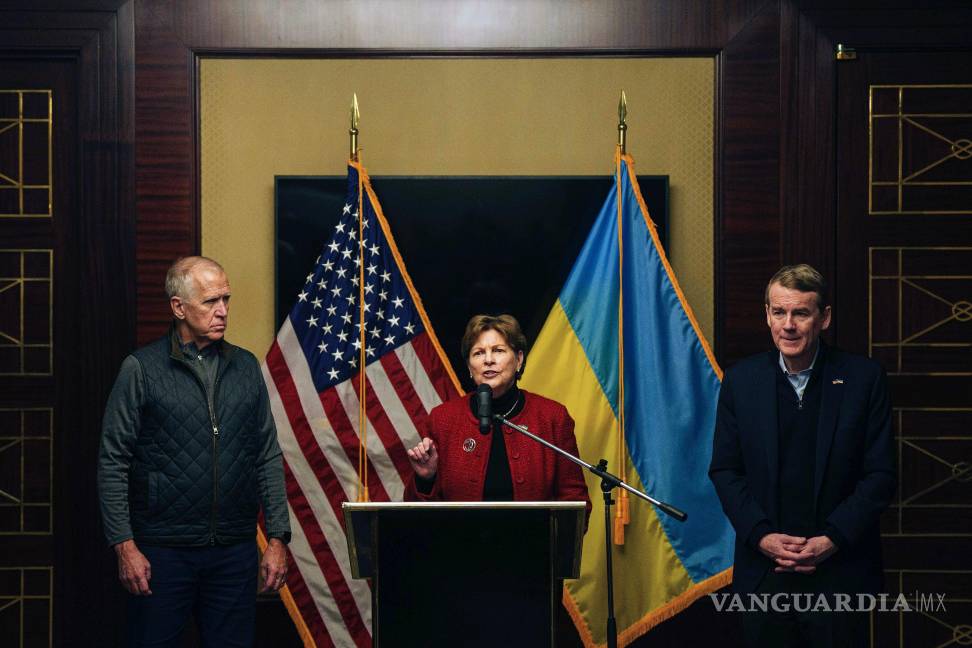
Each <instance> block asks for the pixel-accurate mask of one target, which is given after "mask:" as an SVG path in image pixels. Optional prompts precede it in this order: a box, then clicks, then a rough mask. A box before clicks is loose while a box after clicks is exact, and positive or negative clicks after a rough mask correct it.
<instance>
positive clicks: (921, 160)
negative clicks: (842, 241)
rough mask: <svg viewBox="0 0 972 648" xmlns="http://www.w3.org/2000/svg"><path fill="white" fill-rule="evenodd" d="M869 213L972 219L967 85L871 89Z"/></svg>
mask: <svg viewBox="0 0 972 648" xmlns="http://www.w3.org/2000/svg"><path fill="white" fill-rule="evenodd" d="M868 115H869V132H868V143H869V151H868V213H870V214H972V85H872V86H870V103H869V106H868Z"/></svg>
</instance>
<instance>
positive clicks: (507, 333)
mask: <svg viewBox="0 0 972 648" xmlns="http://www.w3.org/2000/svg"><path fill="white" fill-rule="evenodd" d="M486 331H496V332H497V333H499V334H500V335H502V336H503V339H505V340H506V343H507V344H509V345H510V348H511V349H513V351H514V353H515V352H519V351H522V352H523V354H524V358H523V365H522V366H521V367H520V372H519V373H518V374H517V375H522V374H523V367H525V366H526V345H527V340H526V336H525V335H523V330H522V329H521V328H520V323H519V322H517V321H516V318H515V317H513V316H512V315H507V314H506V313H504V314H502V315H473V316H472V318H471V319H470V320H469V323H468V324H466V332H465V333H464V334H463V336H462V357H463V358H464V359H465V360H466V361H468V360H469V351H470V350H472V347H473V345H474V344H475V343H476V340H478V339H479V336H480V335H482V334H483V333H485V332H486Z"/></svg>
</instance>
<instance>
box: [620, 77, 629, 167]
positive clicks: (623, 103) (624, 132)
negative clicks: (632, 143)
mask: <svg viewBox="0 0 972 648" xmlns="http://www.w3.org/2000/svg"><path fill="white" fill-rule="evenodd" d="M627 117H628V100H627V98H626V97H625V96H624V90H622V91H621V99H620V100H619V101H618V148H619V149H620V150H621V155H626V154H627V153H628V125H627V124H626V123H625V119H627Z"/></svg>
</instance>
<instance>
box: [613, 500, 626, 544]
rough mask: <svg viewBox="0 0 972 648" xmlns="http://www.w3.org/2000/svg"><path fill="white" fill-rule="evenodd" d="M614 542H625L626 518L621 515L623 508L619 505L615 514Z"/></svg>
mask: <svg viewBox="0 0 972 648" xmlns="http://www.w3.org/2000/svg"><path fill="white" fill-rule="evenodd" d="M614 544H616V545H623V544H624V519H623V518H622V517H621V508H620V507H618V510H617V513H616V514H615V516H614Z"/></svg>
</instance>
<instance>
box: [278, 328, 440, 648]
mask: <svg viewBox="0 0 972 648" xmlns="http://www.w3.org/2000/svg"><path fill="white" fill-rule="evenodd" d="M365 373H366V377H367V387H366V389H367V394H368V398H367V409H366V411H367V440H368V443H367V445H368V487H369V494H370V499H371V500H373V501H387V500H400V499H401V498H402V495H403V493H404V488H405V483H406V480H407V479H408V478H409V475H410V472H411V470H410V468H409V465H408V460H407V458H406V456H405V449H406V448H408V447H411V446H412V445H414V444H416V443H418V441H419V435H420V430H422V428H423V425H424V420H425V418H426V417H427V416H428V413H429V412H430V411H431V409H432V408H433V407H435V406H436V405H438V404H439V403H441V402H442V401H443V400H444V399H446V398H448V397H450V396H455V395H456V393H457V392H456V390H455V388H454V387H453V385H452V383H451V381H450V380H449V378H448V374H447V372H446V370H445V369H444V366H443V364H442V360H441V359H440V357H439V354H438V353H437V352H436V349H435V347H434V345H433V344H432V342H431V339H430V338H429V336H428V334H427V333H424V332H423V333H420V334H419V335H418V336H416V337H415V338H414V339H413V340H411V341H410V342H408V343H406V344H404V345H402V346H400V347H398V348H396V349H395V350H394V351H393V352H388V353H386V354H385V355H384V356H382V357H381V358H380V359H379V360H378V361H377V362H372V363H371V364H369V365H368V367H367V370H366V372H365ZM263 375H264V379H265V381H266V384H267V389H268V391H269V394H270V406H271V409H272V412H273V417H274V420H275V422H276V426H277V436H278V439H279V442H280V447H281V449H282V450H283V455H284V469H285V475H286V486H287V498H288V500H289V504H290V520H291V528H292V533H293V538H292V540H291V542H290V545H289V547H288V549H289V551H290V554H291V558H292V563H291V564H292V565H293V566H295V567H296V569H291V572H290V575H289V576H288V580H287V582H288V587H289V589H290V592H291V594H292V595H293V597H294V602H295V603H296V605H297V607H298V609H299V611H300V614H301V616H302V617H303V619H304V623H305V624H306V625H307V628H308V629H309V630H310V633H311V635H312V636H313V637H314V639H315V642H316V644H317V645H318V646H327V645H334V646H370V645H371V591H370V589H369V587H368V585H367V582H366V581H364V580H354V579H352V578H351V563H350V558H349V555H348V546H347V538H346V536H345V532H344V518H343V514H342V510H341V503H342V502H345V501H355V500H356V499H357V490H358V474H357V465H358V444H359V437H358V428H359V422H358V407H359V400H358V398H359V397H358V384H359V383H358V381H359V377H358V376H357V375H355V376H352V378H350V379H349V380H347V381H345V382H343V383H339V384H337V385H335V386H334V387H331V388H329V389H326V390H324V391H323V392H321V393H318V392H317V390H316V388H315V386H314V380H313V378H312V376H311V373H310V368H309V366H308V364H307V360H306V358H305V356H304V351H303V349H302V348H301V345H300V342H299V340H298V339H297V336H296V334H295V332H294V329H293V327H292V326H291V324H290V320H289V319H288V320H287V321H285V322H284V324H283V326H282V327H281V329H280V332H279V333H278V335H277V339H276V341H275V342H274V344H273V346H272V347H271V348H270V351H269V352H268V353H267V357H266V362H265V363H264V365H263Z"/></svg>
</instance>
